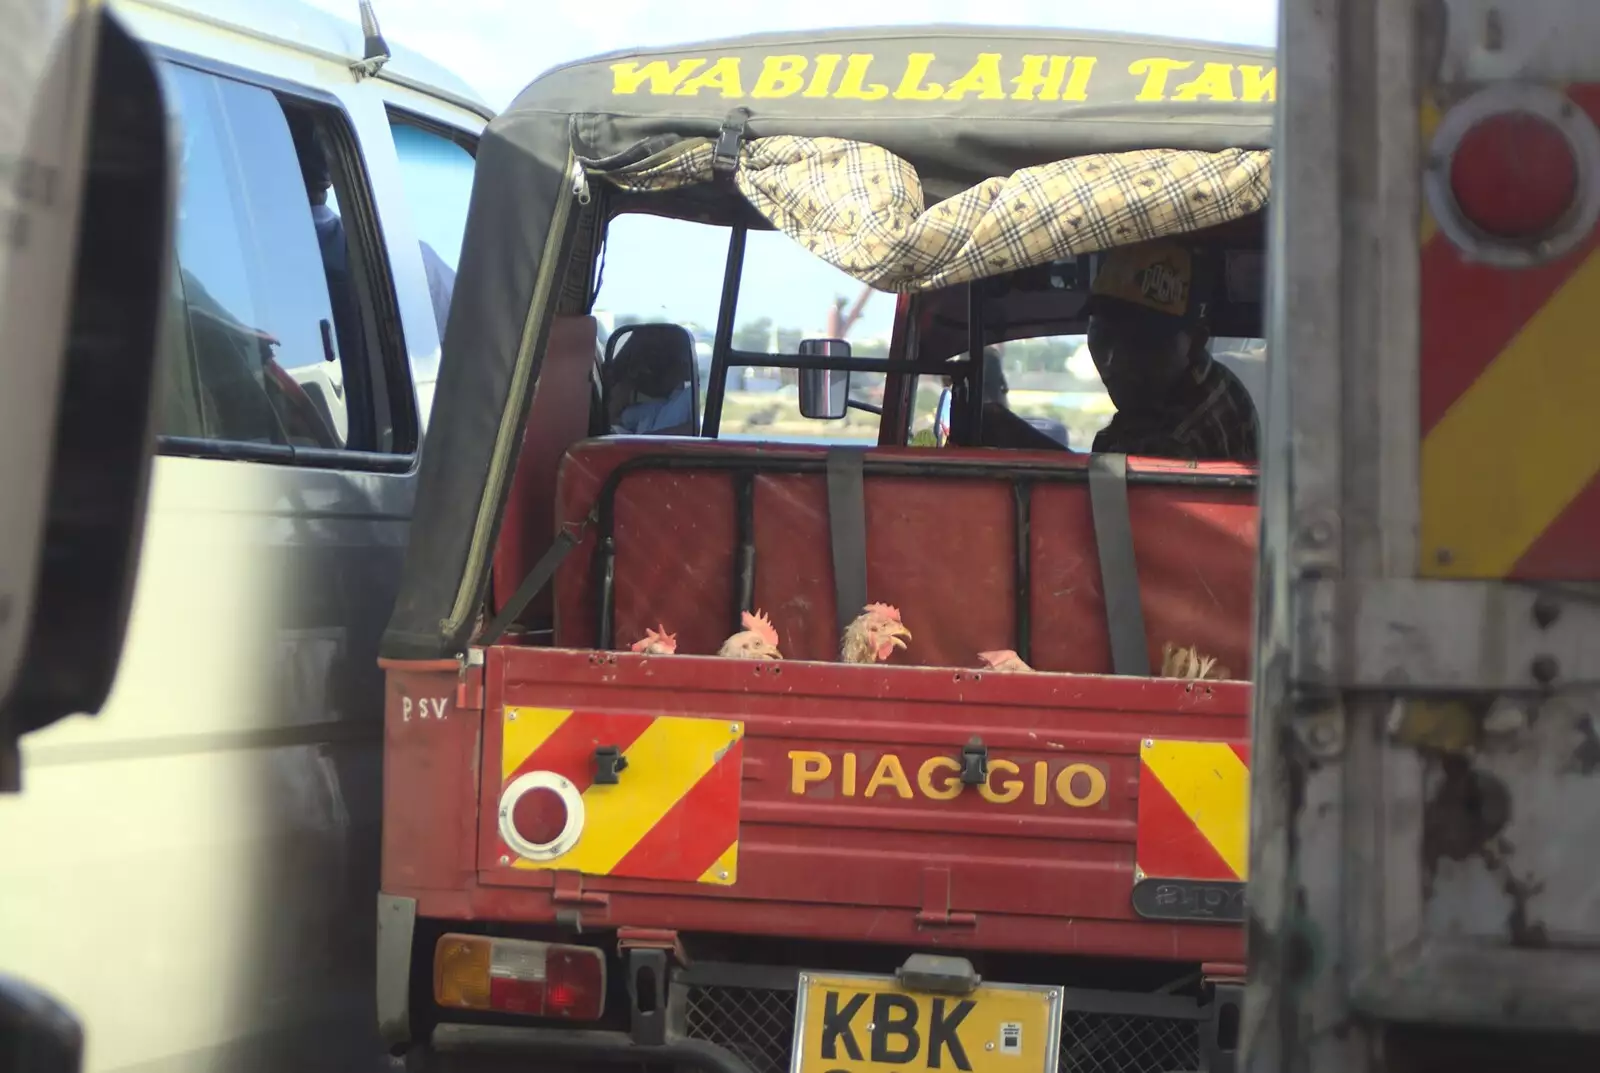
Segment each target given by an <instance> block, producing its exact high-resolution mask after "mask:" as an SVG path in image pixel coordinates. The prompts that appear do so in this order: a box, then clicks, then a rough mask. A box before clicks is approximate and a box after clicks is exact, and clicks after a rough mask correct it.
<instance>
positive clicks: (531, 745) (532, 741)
mask: <svg viewBox="0 0 1600 1073" xmlns="http://www.w3.org/2000/svg"><path fill="white" fill-rule="evenodd" d="M571 714H572V709H570V708H507V709H506V710H505V715H504V717H503V719H502V721H501V726H502V727H504V729H503V730H502V732H501V736H500V780H501V781H502V782H504V781H505V780H506V779H509V778H510V777H511V773H512V772H513V771H516V770H517V768H518V767H520V766H521V764H522V762H523V761H524V760H526V759H528V757H530V756H532V755H533V751H534V750H535V749H537V748H538V747H539V746H541V745H543V744H544V743H545V742H547V741H549V740H550V735H552V734H554V733H555V732H556V731H557V730H560V729H561V724H562V723H565V722H566V721H567V717H568V716H570V715H571Z"/></svg>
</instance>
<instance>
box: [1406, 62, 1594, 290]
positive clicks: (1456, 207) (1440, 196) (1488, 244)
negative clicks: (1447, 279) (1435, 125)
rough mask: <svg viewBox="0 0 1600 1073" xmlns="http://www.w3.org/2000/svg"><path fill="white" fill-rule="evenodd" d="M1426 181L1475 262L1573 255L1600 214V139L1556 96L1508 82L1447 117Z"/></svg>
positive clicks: (1454, 236) (1444, 220) (1434, 205)
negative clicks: (1598, 192) (1573, 251)
mask: <svg viewBox="0 0 1600 1073" xmlns="http://www.w3.org/2000/svg"><path fill="white" fill-rule="evenodd" d="M1430 156H1431V159H1430V163H1429V168H1428V171H1427V174H1426V178H1425V180H1424V188H1425V191H1426V193H1427V196H1428V200H1429V207H1430V209H1431V210H1432V211H1433V214H1434V217H1435V219H1436V220H1437V221H1438V223H1439V228H1440V230H1441V231H1443V232H1444V233H1445V234H1446V236H1447V237H1448V238H1449V239H1450V240H1451V241H1452V242H1453V243H1454V244H1455V245H1456V246H1457V247H1459V248H1460V249H1461V250H1463V251H1464V252H1465V253H1466V254H1467V255H1468V256H1470V257H1471V258H1472V259H1474V260H1478V261H1482V262H1485V263H1488V264H1493V265H1497V266H1500V267H1525V266H1528V265H1532V264H1537V263H1540V262H1543V261H1547V260H1550V259H1552V258H1555V257H1559V256H1561V255H1562V254H1565V253H1567V252H1570V251H1571V250H1572V249H1573V248H1574V247H1576V246H1577V245H1578V244H1579V243H1581V242H1582V241H1583V240H1584V239H1585V238H1587V237H1588V235H1589V233H1590V232H1591V231H1592V230H1593V228H1594V225H1595V219H1596V216H1597V214H1600V197H1597V191H1600V131H1597V130H1596V128H1595V125H1594V122H1593V121H1592V120H1591V119H1590V118H1589V116H1588V115H1587V114H1586V113H1585V112H1584V111H1583V110H1582V109H1581V108H1579V107H1578V106H1577V105H1576V104H1575V103H1574V102H1573V101H1572V100H1570V99H1569V98H1567V97H1566V96H1565V95H1564V94H1562V93H1559V92H1557V91H1556V90H1553V89H1549V88H1546V87H1542V86H1532V85H1526V84H1519V83H1511V82H1507V83H1499V84H1496V85H1493V86H1490V87H1489V88H1487V89H1483V90H1481V91H1479V92H1477V93H1475V94H1473V95H1472V96H1470V97H1467V98H1466V99H1464V100H1462V101H1460V102H1459V103H1457V104H1456V105H1454V106H1453V107H1452V108H1451V109H1450V110H1449V111H1448V112H1446V113H1445V116H1444V119H1443V121H1442V122H1441V123H1440V124H1439V129H1438V131H1437V133H1436V134H1435V136H1434V143H1433V146H1432V147H1431V150H1430Z"/></svg>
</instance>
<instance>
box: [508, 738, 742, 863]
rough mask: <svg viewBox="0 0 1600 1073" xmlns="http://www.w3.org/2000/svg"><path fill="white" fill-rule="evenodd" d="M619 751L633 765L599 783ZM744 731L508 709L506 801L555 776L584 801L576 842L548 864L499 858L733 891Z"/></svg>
mask: <svg viewBox="0 0 1600 1073" xmlns="http://www.w3.org/2000/svg"><path fill="white" fill-rule="evenodd" d="M608 745H615V746H617V747H618V748H619V749H621V750H622V755H623V757H624V758H625V759H626V760H627V766H626V768H625V769H624V770H623V771H622V773H621V775H620V776H619V778H618V780H617V783H616V784H615V785H596V784H595V783H594V773H595V762H594V752H595V749H596V748H598V747H601V746H608ZM743 756H744V725H743V724H742V723H739V722H730V721H729V720H727V719H694V718H687V717H683V716H668V715H640V714H631V713H610V712H586V711H573V710H571V709H567V708H516V707H508V708H506V709H505V711H504V712H503V713H502V734H501V755H500V775H501V782H500V788H501V792H504V790H505V787H506V786H507V785H508V784H510V782H511V781H512V780H513V779H516V778H517V777H518V776H520V775H523V774H525V773H528V772H532V771H549V772H554V773H555V774H558V775H562V776H564V777H565V778H567V779H568V780H570V781H571V782H572V783H573V784H574V786H575V788H576V789H577V791H578V792H579V793H580V794H582V797H583V805H584V813H585V821H584V825H583V830H582V832H581V834H580V835H579V836H578V840H577V843H576V844H575V845H573V847H572V848H571V849H570V850H568V851H567V852H566V853H563V854H561V855H560V856H559V857H555V858H553V859H551V860H546V861H534V860H528V859H525V858H522V857H519V856H517V854H516V853H515V852H514V851H513V850H512V849H511V848H510V847H508V846H505V845H503V844H502V845H501V847H500V848H499V853H500V854H502V855H505V856H506V857H508V858H509V859H510V862H511V867H513V868H519V869H553V870H561V871H575V872H582V873H585V874H587V875H597V876H605V875H610V876H630V877H633V878H638V879H664V880H679V881H682V882H690V883H692V882H700V883H715V884H719V885H727V884H731V883H733V882H734V881H735V880H736V879H737V878H738V855H739V797H740V789H741V780H742V777H743V770H742V768H743Z"/></svg>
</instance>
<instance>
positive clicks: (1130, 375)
mask: <svg viewBox="0 0 1600 1073" xmlns="http://www.w3.org/2000/svg"><path fill="white" fill-rule="evenodd" d="M1193 284H1194V260H1193V255H1192V254H1191V253H1190V251H1189V250H1188V248H1186V247H1184V246H1181V245H1179V244H1178V243H1175V242H1169V241H1164V240H1161V241H1156V242H1147V243H1142V244H1140V245H1137V246H1124V247H1121V248H1119V249H1114V250H1112V251H1110V252H1109V253H1108V254H1107V255H1106V256H1105V258H1104V260H1103V262H1102V263H1101V267H1100V271H1099V272H1098V273H1097V274H1096V275H1095V279H1094V283H1093V285H1092V286H1091V288H1090V298H1089V314H1090V316H1089V355H1090V357H1092V358H1093V359H1094V365H1095V368H1096V369H1097V370H1098V371H1099V373H1100V379H1101V382H1102V383H1104V384H1105V388H1106V394H1108V395H1110V396H1111V402H1112V403H1113V405H1115V406H1116V408H1117V413H1116V416H1115V417H1113V418H1112V419H1111V423H1110V424H1108V425H1107V426H1106V427H1105V428H1103V429H1101V430H1100V433H1099V434H1098V435H1097V436H1095V438H1094V450H1095V452H1096V453H1107V454H1130V455H1150V456H1154V457H1158V458H1184V459H1191V460H1195V461H1229V462H1252V463H1253V462H1255V461H1256V457H1257V455H1256V450H1257V448H1256V439H1257V420H1256V409H1255V404H1254V403H1253V402H1251V400H1250V392H1249V391H1248V390H1247V389H1246V388H1245V386H1244V384H1243V383H1241V382H1240V380H1239V378H1238V377H1237V376H1235V375H1234V374H1233V373H1232V372H1231V371H1229V370H1228V369H1227V368H1226V367H1224V366H1223V365H1222V364H1221V363H1219V362H1217V361H1215V360H1213V359H1212V357H1211V353H1210V352H1209V351H1208V350H1207V349H1206V345H1207V344H1208V343H1209V342H1210V341H1211V334H1210V332H1209V331H1208V330H1207V329H1206V325H1205V321H1204V318H1203V316H1202V315H1201V310H1202V308H1203V307H1202V306H1201V304H1200V303H1198V302H1197V301H1196V300H1195V298H1194V295H1193V293H1192V289H1193Z"/></svg>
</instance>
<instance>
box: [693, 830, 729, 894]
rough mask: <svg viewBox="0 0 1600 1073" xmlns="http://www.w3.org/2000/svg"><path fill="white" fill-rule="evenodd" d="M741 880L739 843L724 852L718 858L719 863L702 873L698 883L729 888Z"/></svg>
mask: <svg viewBox="0 0 1600 1073" xmlns="http://www.w3.org/2000/svg"><path fill="white" fill-rule="evenodd" d="M738 878H739V842H738V840H737V839H735V840H734V842H733V844H732V845H730V846H729V847H728V848H727V849H725V850H723V851H722V856H720V857H718V858H717V863H716V864H713V865H712V866H711V867H710V868H707V869H706V870H705V871H704V872H702V873H700V878H699V879H697V880H695V882H697V883H715V884H717V885H718V886H724V887H725V886H728V885H730V884H732V883H734V882H735V881H736V880H738Z"/></svg>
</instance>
